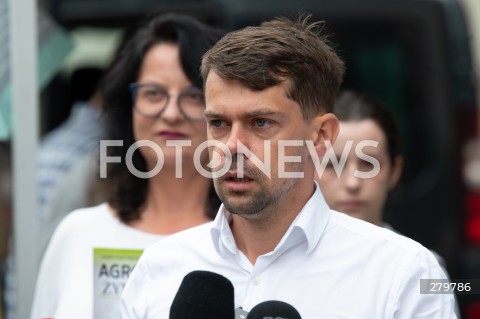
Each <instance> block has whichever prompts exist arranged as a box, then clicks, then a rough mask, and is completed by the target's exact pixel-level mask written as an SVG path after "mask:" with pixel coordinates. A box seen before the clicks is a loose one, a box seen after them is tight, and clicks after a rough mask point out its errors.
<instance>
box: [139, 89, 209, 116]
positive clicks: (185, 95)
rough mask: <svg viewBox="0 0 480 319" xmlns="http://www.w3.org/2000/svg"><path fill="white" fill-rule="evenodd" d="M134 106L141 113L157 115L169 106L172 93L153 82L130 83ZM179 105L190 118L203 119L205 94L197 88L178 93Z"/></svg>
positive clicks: (184, 114) (181, 110)
mask: <svg viewBox="0 0 480 319" xmlns="http://www.w3.org/2000/svg"><path fill="white" fill-rule="evenodd" d="M130 93H131V94H132V99H133V107H134V109H135V110H136V111H137V112H139V113H140V114H142V115H144V116H148V117H157V116H159V115H160V114H162V112H163V111H165V109H166V108H167V105H168V102H169V101H170V98H171V97H172V96H175V95H172V94H169V93H168V91H167V90H166V89H165V88H164V87H161V86H159V85H156V84H151V83H132V84H130ZM177 107H178V109H179V110H180V113H182V114H183V116H185V118H187V119H189V120H201V119H203V112H204V111H205V96H204V94H203V91H202V90H199V89H197V88H189V89H186V90H184V91H182V92H180V94H178V95H177Z"/></svg>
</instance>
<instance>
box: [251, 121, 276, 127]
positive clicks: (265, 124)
mask: <svg viewBox="0 0 480 319" xmlns="http://www.w3.org/2000/svg"><path fill="white" fill-rule="evenodd" d="M254 123H255V126H257V127H266V126H268V125H270V124H272V122H271V121H269V120H266V119H256V120H255V122H254Z"/></svg>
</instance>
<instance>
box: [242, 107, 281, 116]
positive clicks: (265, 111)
mask: <svg viewBox="0 0 480 319" xmlns="http://www.w3.org/2000/svg"><path fill="white" fill-rule="evenodd" d="M278 114H281V113H280V112H275V111H272V110H271V109H268V108H264V109H259V110H254V111H251V112H245V114H243V115H244V117H257V116H267V115H278Z"/></svg>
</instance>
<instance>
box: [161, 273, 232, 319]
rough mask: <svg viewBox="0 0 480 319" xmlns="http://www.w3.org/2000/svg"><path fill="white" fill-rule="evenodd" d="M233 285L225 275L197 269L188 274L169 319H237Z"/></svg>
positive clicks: (179, 290) (174, 300)
mask: <svg viewBox="0 0 480 319" xmlns="http://www.w3.org/2000/svg"><path fill="white" fill-rule="evenodd" d="M234 307H235V306H234V297H233V285H232V283H231V282H230V280H228V279H227V278H225V277H223V276H222V275H219V274H216V273H213V272H210V271H201V270H195V271H192V272H191V273H189V274H187V275H186V276H185V277H184V278H183V280H182V283H181V284H180V288H178V291H177V294H176V295H175V298H174V299H173V302H172V306H171V307H170V316H169V318H170V319H234V318H235V310H234Z"/></svg>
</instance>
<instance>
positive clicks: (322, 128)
mask: <svg viewBox="0 0 480 319" xmlns="http://www.w3.org/2000/svg"><path fill="white" fill-rule="evenodd" d="M311 125H312V141H313V144H314V146H315V149H316V150H317V154H318V156H320V157H322V156H323V155H325V152H326V146H325V141H330V143H331V144H333V143H334V142H335V140H336V138H337V135H338V131H339V126H340V125H339V122H338V119H337V117H336V116H335V115H334V114H333V113H326V114H322V115H318V116H317V117H315V118H314V119H313V120H312V122H311Z"/></svg>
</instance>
